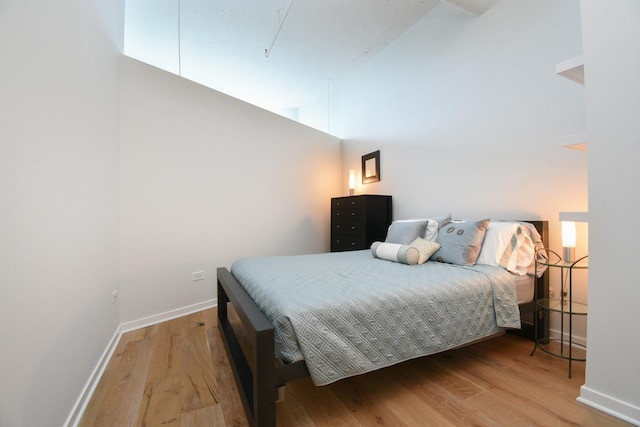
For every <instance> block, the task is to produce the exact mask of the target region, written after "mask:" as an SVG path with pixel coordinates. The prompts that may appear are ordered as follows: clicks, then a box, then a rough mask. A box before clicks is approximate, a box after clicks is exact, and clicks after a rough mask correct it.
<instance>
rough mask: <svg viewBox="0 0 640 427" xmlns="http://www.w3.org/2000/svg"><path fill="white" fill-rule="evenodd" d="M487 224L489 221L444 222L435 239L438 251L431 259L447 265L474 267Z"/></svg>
mask: <svg viewBox="0 0 640 427" xmlns="http://www.w3.org/2000/svg"><path fill="white" fill-rule="evenodd" d="M489 222H490V220H489V219H483V220H480V221H445V222H444V223H443V224H442V225H441V226H440V230H439V231H438V237H437V238H436V242H438V243H440V249H439V250H438V252H436V253H435V254H433V256H432V259H433V260H435V261H439V262H447V263H449V264H457V265H475V263H476V260H477V259H478V255H479V254H480V249H481V248H482V242H483V241H484V236H485V233H486V231H487V227H488V226H489Z"/></svg>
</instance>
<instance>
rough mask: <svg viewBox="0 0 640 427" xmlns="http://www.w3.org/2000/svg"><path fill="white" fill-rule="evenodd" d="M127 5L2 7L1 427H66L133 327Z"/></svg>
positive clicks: (18, 0)
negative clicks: (126, 231) (123, 217)
mask: <svg viewBox="0 0 640 427" xmlns="http://www.w3.org/2000/svg"><path fill="white" fill-rule="evenodd" d="M123 16H124V2H123V1H122V0H115V1H114V0H93V1H82V2H78V1H71V0H56V1H49V0H28V1H23V0H3V1H2V2H0V52H2V67H0V94H1V95H0V212H1V214H0V215H1V218H2V221H0V236H1V237H0V260H1V261H0V265H1V267H0V283H1V285H0V337H1V338H0V340H1V341H2V350H1V354H2V356H1V358H2V363H1V364H0V378H2V383H1V385H0V425H2V426H12V427H21V426H24V427H32V426H60V425H63V424H64V422H65V419H66V418H67V415H68V414H69V411H70V410H71V408H72V407H73V406H74V402H75V401H76V399H77V398H78V396H79V395H80V394H81V391H82V389H83V387H84V385H85V383H86V381H87V378H89V377H90V376H91V372H92V370H93V368H94V366H95V365H96V363H97V362H98V360H99V358H100V356H101V354H102V352H103V351H104V347H105V344H106V343H108V342H109V340H110V339H111V337H112V336H113V333H114V331H115V330H116V328H117V327H118V325H119V323H120V319H119V313H118V306H117V304H116V305H114V304H112V296H111V294H112V292H113V291H114V290H117V289H118V208H117V205H118V106H119V104H118V75H119V69H118V67H119V57H120V51H121V47H122V40H121V39H122V33H123Z"/></svg>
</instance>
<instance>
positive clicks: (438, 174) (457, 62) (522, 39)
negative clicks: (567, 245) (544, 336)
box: [341, 0, 588, 339]
mask: <svg viewBox="0 0 640 427" xmlns="http://www.w3.org/2000/svg"><path fill="white" fill-rule="evenodd" d="M492 3H493V5H492V7H491V8H489V10H488V11H487V12H485V13H484V14H483V15H481V16H479V17H473V16H469V15H468V14H465V13H464V12H462V11H460V10H458V9H456V8H454V7H451V6H449V5H446V4H440V5H438V6H436V7H435V8H434V9H433V11H432V12H431V13H430V14H428V15H427V16H425V17H424V18H423V19H421V20H420V21H419V22H417V23H416V24H415V25H414V26H413V27H412V28H410V29H409V30H408V31H407V32H406V33H405V34H403V35H402V36H401V37H400V38H399V39H397V40H396V41H395V42H394V43H392V44H391V45H389V46H388V47H387V48H386V49H385V50H384V51H383V52H381V53H380V54H379V55H377V56H376V57H375V58H373V59H372V60H371V62H370V63H368V64H367V65H366V66H365V67H364V68H362V69H361V70H359V71H358V72H357V73H356V75H354V76H353V78H352V79H350V80H349V82H348V83H347V84H346V85H345V87H344V88H343V90H342V92H341V100H342V105H343V111H342V118H343V132H342V135H343V138H344V147H345V148H344V164H343V166H344V167H343V171H342V173H343V175H342V176H343V182H345V183H346V182H347V174H348V170H349V169H355V170H356V171H357V175H358V178H357V181H358V182H360V181H361V180H360V177H359V175H360V159H361V156H362V155H364V154H367V153H369V152H371V151H374V150H378V149H379V150H380V151H381V167H382V170H381V175H382V181H381V182H379V183H375V184H367V185H362V184H358V186H357V188H356V192H357V193H360V194H362V193H378V194H391V195H392V196H393V203H394V207H393V211H394V217H395V219H403V218H415V217H424V216H439V215H443V214H447V213H452V214H453V215H454V217H456V218H494V219H514V218H522V219H544V220H549V228H550V235H551V240H550V241H549V242H547V243H548V246H549V247H551V248H552V249H556V250H560V248H561V241H560V223H559V221H558V212H560V211H584V210H586V209H587V189H588V188H587V154H585V153H582V152H578V151H575V150H569V149H564V148H560V147H559V146H558V137H560V136H563V135H568V134H575V133H578V132H581V131H584V129H585V107H584V101H585V94H584V87H583V86H580V85H578V84H576V83H574V82H571V81H569V80H567V79H565V78H562V77H559V76H557V75H556V74H555V66H556V64H557V63H558V62H561V61H564V60H566V59H568V58H571V57H574V56H577V55H579V54H580V53H582V39H581V28H580V25H581V22H580V7H579V6H580V5H579V1H578V0H570V1H556V0H540V1H527V0H508V1H507V0H503V1H496V2H492ZM580 237H581V239H582V240H581V241H579V242H578V248H577V250H576V253H577V254H583V253H587V252H588V247H587V238H586V234H581V235H580ZM585 281H586V279H585ZM552 288H554V289H555V290H556V291H559V277H557V278H553V277H552ZM577 288H578V289H574V290H575V291H578V293H579V298H580V299H581V300H582V301H584V302H586V300H587V289H586V288H587V287H586V283H581V284H580V286H578V287H577ZM584 326H585V325H584V323H583V324H582V325H578V327H577V328H576V329H574V331H575V332H576V335H577V336H578V337H580V338H583V339H585V338H586V331H585V327H584ZM558 329H559V328H558Z"/></svg>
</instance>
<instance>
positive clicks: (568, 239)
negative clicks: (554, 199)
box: [559, 212, 589, 262]
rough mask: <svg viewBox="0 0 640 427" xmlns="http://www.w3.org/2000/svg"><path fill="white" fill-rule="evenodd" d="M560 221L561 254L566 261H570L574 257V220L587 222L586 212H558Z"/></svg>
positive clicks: (587, 215)
mask: <svg viewBox="0 0 640 427" xmlns="http://www.w3.org/2000/svg"><path fill="white" fill-rule="evenodd" d="M559 219H560V221H562V254H563V256H562V257H563V258H564V260H565V261H567V262H572V261H573V260H574V258H575V247H576V222H588V220H589V213H588V212H560V215H559Z"/></svg>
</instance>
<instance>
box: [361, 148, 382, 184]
mask: <svg viewBox="0 0 640 427" xmlns="http://www.w3.org/2000/svg"><path fill="white" fill-rule="evenodd" d="M378 181H380V150H378V151H374V152H373V153H369V154H365V155H364V156H362V183H363V184H369V183H370V182H378Z"/></svg>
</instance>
